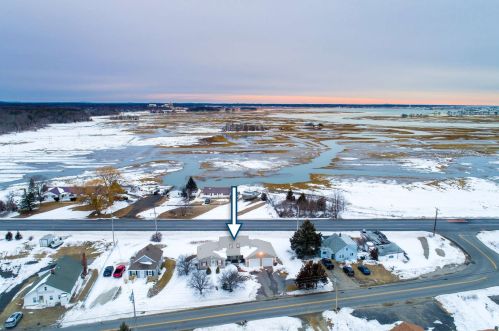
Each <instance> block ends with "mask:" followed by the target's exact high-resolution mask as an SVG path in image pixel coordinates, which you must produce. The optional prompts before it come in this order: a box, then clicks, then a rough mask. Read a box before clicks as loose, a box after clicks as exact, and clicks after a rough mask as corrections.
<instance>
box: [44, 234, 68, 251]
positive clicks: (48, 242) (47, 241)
mask: <svg viewBox="0 0 499 331" xmlns="http://www.w3.org/2000/svg"><path fill="white" fill-rule="evenodd" d="M38 243H39V244H40V247H51V248H56V247H59V246H61V245H62V244H63V243H64V241H63V240H62V238H61V237H56V236H54V235H53V234H46V235H44V236H43V237H41V238H40V240H39V241H38Z"/></svg>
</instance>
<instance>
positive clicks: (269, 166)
mask: <svg viewBox="0 0 499 331" xmlns="http://www.w3.org/2000/svg"><path fill="white" fill-rule="evenodd" d="M206 162H208V163H209V164H210V165H211V166H212V167H214V168H221V169H224V170H228V171H246V170H255V171H256V170H277V169H279V168H280V167H283V166H285V165H286V164H287V162H284V161H280V160H279V159H278V158H277V157H271V158H269V159H268V160H252V159H249V158H238V159H235V160H223V159H210V160H207V161H206Z"/></svg>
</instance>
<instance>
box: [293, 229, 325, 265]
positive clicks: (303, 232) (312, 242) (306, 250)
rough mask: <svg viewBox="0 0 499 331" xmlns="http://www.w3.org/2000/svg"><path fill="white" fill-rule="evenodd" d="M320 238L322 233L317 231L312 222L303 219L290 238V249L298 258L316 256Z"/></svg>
mask: <svg viewBox="0 0 499 331" xmlns="http://www.w3.org/2000/svg"><path fill="white" fill-rule="evenodd" d="M321 239H322V234H321V233H317V231H316V230H315V226H314V224H313V223H312V222H310V221H309V220H305V222H303V224H302V225H301V226H300V228H299V229H298V230H297V231H296V232H295V233H294V235H293V237H292V238H291V239H290V242H291V249H292V250H294V251H295V253H296V256H298V258H300V259H301V258H304V257H305V256H316V255H317V252H319V248H320V246H321Z"/></svg>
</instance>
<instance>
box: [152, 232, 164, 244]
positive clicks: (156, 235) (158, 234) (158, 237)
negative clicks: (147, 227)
mask: <svg viewBox="0 0 499 331" xmlns="http://www.w3.org/2000/svg"><path fill="white" fill-rule="evenodd" d="M162 239H163V235H162V234H161V232H156V233H154V234H153V235H152V236H151V241H154V242H157V243H159V242H161V240H162Z"/></svg>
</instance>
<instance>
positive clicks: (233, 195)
mask: <svg viewBox="0 0 499 331" xmlns="http://www.w3.org/2000/svg"><path fill="white" fill-rule="evenodd" d="M227 227H228V228H229V232H230V235H231V236H232V239H234V240H236V238H237V234H238V233H239V229H240V228H241V224H238V223H237V186H232V187H231V191H230V223H227Z"/></svg>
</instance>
